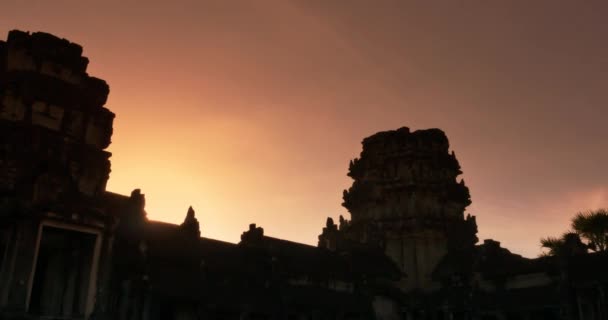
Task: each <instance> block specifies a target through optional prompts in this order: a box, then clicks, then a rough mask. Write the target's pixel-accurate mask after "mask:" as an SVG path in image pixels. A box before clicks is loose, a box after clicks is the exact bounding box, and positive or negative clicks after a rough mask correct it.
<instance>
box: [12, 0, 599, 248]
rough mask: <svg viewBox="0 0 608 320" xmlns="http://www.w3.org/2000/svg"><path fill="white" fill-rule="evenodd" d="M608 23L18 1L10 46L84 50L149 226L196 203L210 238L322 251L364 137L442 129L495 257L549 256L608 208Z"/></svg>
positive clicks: (587, 15) (563, 8)
mask: <svg viewBox="0 0 608 320" xmlns="http://www.w3.org/2000/svg"><path fill="white" fill-rule="evenodd" d="M541 2H542V1H541ZM573 6H574V5H573ZM606 6H607V5H606V4H603V3H593V4H592V3H589V4H587V5H586V6H582V5H579V6H574V7H570V6H569V5H566V4H554V3H552V2H549V1H547V2H545V3H544V4H541V3H540V2H539V3H536V4H534V5H532V4H528V5H523V4H522V5H518V4H510V3H509V4H507V3H505V4H493V5H490V4H475V5H473V4H471V3H468V4H460V5H457V4H443V5H441V6H439V5H433V4H431V3H413V2H406V1H401V2H393V1H384V2H380V3H378V4H377V5H376V6H373V7H369V6H367V5H366V3H365V1H352V2H349V5H348V6H346V5H343V4H340V3H329V2H324V1H299V0H289V1H278V0H272V1H267V2H263V3H259V2H253V1H243V2H239V4H238V5H237V4H231V3H228V2H225V1H182V2H181V3H180V4H175V3H164V2H161V1H158V2H156V1H150V2H147V3H146V5H137V4H136V3H125V2H121V1H104V2H103V3H101V2H100V3H86V4H84V3H79V2H76V1H69V0H62V1H58V2H54V3H48V2H37V1H8V2H4V3H2V4H0V33H1V34H3V36H2V37H3V38H5V37H6V34H8V31H9V30H12V29H20V30H24V31H32V32H33V31H44V32H48V33H52V34H54V35H56V36H59V37H63V38H66V39H68V40H70V41H72V42H75V43H78V44H80V45H82V46H83V48H84V55H85V56H87V57H88V58H89V59H90V64H89V69H88V72H89V74H91V75H92V76H95V77H98V78H101V79H104V80H106V81H107V82H108V84H109V85H110V96H109V101H108V103H107V105H106V107H107V108H109V109H110V110H111V111H112V112H114V113H115V114H116V119H115V121H114V135H113V138H112V141H113V142H112V144H111V145H110V147H109V149H108V150H109V151H110V152H112V154H113V155H112V158H111V159H110V160H111V161H112V173H111V175H110V180H109V182H108V188H107V189H108V191H112V192H117V193H121V194H126V195H128V194H129V193H130V192H131V191H132V190H133V189H136V188H140V189H141V190H142V192H143V193H144V194H145V195H146V211H147V212H148V217H149V218H150V219H155V220H162V221H168V222H172V223H181V222H182V221H183V219H184V217H185V215H186V211H187V209H188V207H189V206H190V205H192V206H193V207H194V209H195V211H196V215H197V217H198V219H199V221H200V224H201V234H202V236H204V237H210V238H217V239H220V240H225V241H231V242H238V240H239V239H240V235H241V233H242V232H243V231H245V230H246V229H247V226H248V225H249V223H256V224H258V225H259V226H261V227H263V228H264V229H265V233H266V234H268V235H272V236H275V237H280V238H285V239H288V240H292V241H299V242H304V243H308V244H316V241H317V236H318V235H319V233H320V232H321V228H322V227H323V225H324V223H325V219H326V217H328V216H331V217H334V218H337V217H338V216H339V215H344V216H345V217H346V218H349V214H348V212H347V211H346V210H345V209H344V208H342V207H341V202H342V199H341V197H342V190H343V189H346V188H348V187H349V185H350V184H351V179H350V178H348V177H347V176H346V172H347V168H348V162H349V160H351V159H352V158H355V157H357V156H358V155H359V152H360V151H361V145H360V142H361V140H362V139H363V138H365V137H367V136H369V135H371V134H373V133H375V132H378V131H385V130H391V129H396V128H399V127H402V126H408V127H410V128H411V129H412V130H416V129H424V128H433V127H436V128H440V129H442V130H443V131H445V132H446V134H447V136H448V138H449V140H450V144H451V149H452V150H454V151H455V153H456V156H457V158H458V160H459V162H460V164H461V166H462V171H463V172H464V174H463V175H461V176H460V178H464V179H465V181H466V183H467V185H468V186H469V188H470V191H471V198H472V201H473V204H472V205H471V206H469V208H468V209H467V213H471V214H473V215H476V216H477V222H478V226H479V234H478V237H479V239H480V241H483V239H486V238H493V239H496V240H498V241H501V242H502V245H503V247H506V248H508V249H510V250H511V251H512V252H514V253H519V254H523V255H525V256H529V257H532V256H535V255H537V254H538V253H539V252H540V245H539V239H540V238H541V237H544V236H551V235H559V234H561V233H562V232H564V231H566V230H567V229H568V227H569V219H570V218H571V217H572V216H574V214H575V213H576V212H578V211H582V210H587V209H596V208H599V207H607V206H608V185H607V184H606V181H608V172H606V171H605V170H604V171H602V170H601V164H602V163H608V139H606V135H605V133H604V132H603V131H602V128H604V127H605V124H604V120H603V119H606V118H608V114H607V113H608V108H606V107H605V106H606V105H608V98H607V97H606V95H605V92H608V87H607V86H608V63H607V62H606V59H605V57H606V56H607V55H608V45H607V44H606V43H604V42H601V41H597V39H601V35H602V34H603V33H602V32H603V31H602V30H605V23H604V16H605V13H607V12H608V10H607V8H606ZM549 9H550V10H549ZM521 13H525V14H521ZM563 21H571V22H572V23H570V24H564V23H562V22H563ZM572 26H577V27H576V28H574V27H572Z"/></svg>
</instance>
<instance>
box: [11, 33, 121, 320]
mask: <svg viewBox="0 0 608 320" xmlns="http://www.w3.org/2000/svg"><path fill="white" fill-rule="evenodd" d="M87 64H88V59H87V58H86V57H83V56H82V47H80V46H79V45H77V44H74V43H71V42H69V41H67V40H65V39H60V38H57V37H55V36H53V35H50V34H47V33H42V32H36V33H32V34H30V33H26V32H21V31H16V30H15V31H11V32H10V33H9V35H8V38H7V40H6V42H3V41H0V248H1V249H0V311H2V312H9V313H10V314H12V315H16V316H17V315H18V316H25V315H36V316H41V317H48V318H70V317H77V318H88V316H89V315H90V314H91V313H92V311H93V307H94V301H95V297H96V295H97V291H96V290H97V285H98V282H97V276H98V270H99V264H100V261H103V260H104V259H106V257H107V255H104V254H103V252H107V248H109V247H110V239H109V238H110V237H109V234H110V229H111V228H112V226H113V224H114V222H113V218H112V216H111V215H110V214H108V213H107V212H105V211H104V210H103V208H101V207H100V203H101V201H100V199H101V197H103V195H104V193H105V189H106V183H107V180H108V178H109V173H110V161H109V158H110V153H109V152H107V151H105V150H104V149H106V148H107V147H108V146H109V144H110V137H111V135H112V121H113V119H114V114H113V113H112V112H110V111H109V110H108V109H106V108H104V104H105V103H106V100H107V96H108V93H109V88H108V85H107V84H106V83H105V82H104V81H103V80H100V79H97V78H93V77H90V76H89V75H88V74H87V72H86V68H87ZM0 317H2V315H0ZM28 317H29V316H28Z"/></svg>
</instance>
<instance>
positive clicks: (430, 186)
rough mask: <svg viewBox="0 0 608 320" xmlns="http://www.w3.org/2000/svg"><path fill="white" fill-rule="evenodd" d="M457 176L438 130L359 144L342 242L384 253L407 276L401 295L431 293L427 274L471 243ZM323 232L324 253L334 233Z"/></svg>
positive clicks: (465, 198) (472, 228)
mask: <svg viewBox="0 0 608 320" xmlns="http://www.w3.org/2000/svg"><path fill="white" fill-rule="evenodd" d="M461 173H462V172H461V171H460V165H459V164H458V161H457V160H456V157H455V156H454V153H451V154H450V153H449V143H448V139H447V137H446V136H445V134H444V133H443V132H442V131H441V130H439V129H429V130H420V131H415V132H410V131H409V129H408V128H401V129H398V130H395V131H387V132H380V133H377V134H375V135H373V136H370V137H368V138H366V139H364V140H363V151H362V152H361V156H360V157H359V158H358V159H354V160H352V161H351V163H350V168H349V173H348V175H349V176H350V177H352V178H353V179H354V182H353V184H352V186H351V187H350V188H349V189H348V190H345V191H344V203H343V206H344V207H346V208H347V209H348V211H349V212H350V213H351V218H352V219H351V221H350V222H348V221H346V222H342V223H341V226H340V233H341V234H342V235H341V237H342V238H346V239H349V240H351V241H356V242H357V243H362V244H366V245H369V246H372V247H380V248H382V249H383V250H384V251H385V253H386V254H387V255H388V256H390V257H391V258H392V259H393V260H394V261H395V262H396V263H397V264H398V265H399V266H400V267H401V269H402V271H403V272H404V273H406V274H407V278H406V279H404V280H403V283H402V288H403V289H405V290H409V289H414V288H420V289H423V290H432V289H433V288H434V287H436V285H438V283H437V282H434V281H433V278H432V275H433V271H434V269H435V267H436V266H437V264H438V262H439V261H440V260H441V259H442V258H443V257H444V256H445V255H446V253H447V252H448V250H452V251H459V250H466V249H472V248H473V245H474V243H475V242H476V241H477V238H476V237H475V233H476V232H477V231H476V224H475V220H474V217H473V218H471V217H469V218H468V219H465V217H464V210H465V208H466V207H467V206H468V205H469V204H470V203H471V201H470V196H469V190H468V188H467V187H466V186H465V184H464V182H463V181H462V180H461V181H460V182H457V180H456V178H457V176H458V175H460V174H461ZM325 229H327V230H324V234H322V235H321V236H320V242H319V243H320V245H321V246H325V247H328V248H329V247H331V246H332V244H331V243H330V242H332V241H325V240H328V239H336V238H337V237H336V232H335V230H334V232H329V231H331V230H330V228H325ZM333 229H335V228H333ZM338 238H340V237H338ZM324 241H325V243H324Z"/></svg>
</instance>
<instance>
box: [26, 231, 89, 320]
mask: <svg viewBox="0 0 608 320" xmlns="http://www.w3.org/2000/svg"><path fill="white" fill-rule="evenodd" d="M96 240H97V235H96V234H93V233H87V232H79V231H74V230H69V229H63V228H57V227H52V226H43V227H42V229H41V234H40V244H39V248H38V256H37V259H36V267H35V273H34V277H33V282H32V289H31V295H30V303H29V312H30V313H31V314H37V315H41V316H45V317H84V316H85V313H86V311H87V310H86V308H87V301H88V296H89V286H90V283H89V281H90V279H91V272H92V270H93V268H92V265H93V256H94V251H95V243H96Z"/></svg>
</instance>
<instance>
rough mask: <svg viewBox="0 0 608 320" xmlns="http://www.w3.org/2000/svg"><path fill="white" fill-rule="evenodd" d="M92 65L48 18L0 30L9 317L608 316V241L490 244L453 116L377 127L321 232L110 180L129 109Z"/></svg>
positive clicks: (1, 180)
mask: <svg viewBox="0 0 608 320" xmlns="http://www.w3.org/2000/svg"><path fill="white" fill-rule="evenodd" d="M87 64H88V59H87V58H85V57H83V56H82V48H81V47H80V46H79V45H77V44H74V43H70V42H69V41H68V40H65V39H60V38H57V37H55V36H53V35H50V34H47V33H41V32H37V33H26V32H21V31H16V30H15V31H11V32H10V33H9V35H8V39H7V40H6V41H4V42H3V41H0V319H119V320H156V319H159V320H160V319H180V320H181V319H184V320H189V319H193V320H194V319H294V320H304V319H308V320H320V319H339V320H346V319H383V320H396V319H405V320H413V319H428V320H458V319H462V320H464V319H470V320H492V319H494V320H515V319H521V320H531V319H555V320H557V319H560V320H561V319H578V320H587V319H589V320H606V319H608V272H606V270H608V256H607V255H606V254H605V253H594V254H590V253H586V252H581V251H580V250H578V251H577V250H570V251H567V252H566V253H565V254H563V255H560V256H552V257H541V258H537V259H527V258H523V257H521V256H519V255H516V254H513V253H511V252H509V251H508V250H507V249H505V248H502V247H501V246H500V243H499V242H496V241H493V240H485V241H483V243H481V244H479V243H478V239H477V236H476V235H477V223H476V221H475V217H473V216H471V215H469V214H467V213H466V208H467V206H468V205H470V204H471V197H470V194H469V189H468V188H467V186H466V185H465V183H464V181H463V180H462V179H461V178H459V176H460V175H461V174H462V171H461V167H460V164H459V163H458V160H457V159H456V157H455V155H454V153H453V152H452V151H451V150H450V147H449V143H448V139H447V137H446V135H445V134H444V133H443V132H442V131H441V130H439V129H430V130H419V131H414V132H411V131H410V130H409V129H408V128H401V129H398V130H394V131H386V132H380V133H377V134H374V135H372V136H370V137H368V138H366V139H364V140H363V150H362V152H361V155H360V156H359V158H357V159H354V160H352V161H351V163H350V166H349V168H348V175H349V176H350V177H351V178H352V179H353V184H352V186H351V187H350V188H349V189H348V190H345V191H344V203H343V205H344V207H345V208H346V209H348V211H349V212H350V215H351V216H350V219H345V218H343V217H340V220H339V221H338V223H337V224H336V223H335V222H334V221H333V219H331V218H328V219H327V222H326V225H325V227H324V228H323V229H322V232H321V234H320V235H319V244H318V246H309V245H305V244H300V243H295V242H291V241H287V240H283V239H277V238H274V237H271V236H268V235H266V234H264V230H263V228H261V227H259V226H257V225H255V224H251V225H249V228H248V229H247V230H245V231H244V232H243V234H242V235H241V241H240V242H239V243H238V244H233V243H227V242H223V241H218V240H214V239H209V238H205V237H204V232H203V233H202V234H203V236H201V228H200V224H199V221H198V220H197V218H196V213H195V211H194V209H192V208H189V209H188V210H187V211H186V210H185V211H186V213H185V218H184V222H183V223H182V224H180V225H173V224H168V223H163V222H158V221H152V220H149V219H148V218H147V217H146V211H145V196H144V195H143V194H142V192H141V191H140V190H138V189H135V190H134V191H133V192H132V193H131V194H130V195H119V194H115V193H112V192H109V191H107V190H106V182H107V180H108V178H109V173H110V161H109V159H110V156H111V154H110V153H109V152H107V151H105V149H106V148H107V147H108V146H109V144H110V142H111V136H112V123H113V121H114V114H113V113H112V112H111V111H109V110H108V109H107V108H106V107H105V103H106V100H107V97H108V94H109V87H108V85H107V84H106V83H105V82H104V81H103V80H100V79H97V78H94V77H91V76H89V75H88V74H87V72H86V68H87ZM203 231H204V230H203Z"/></svg>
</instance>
